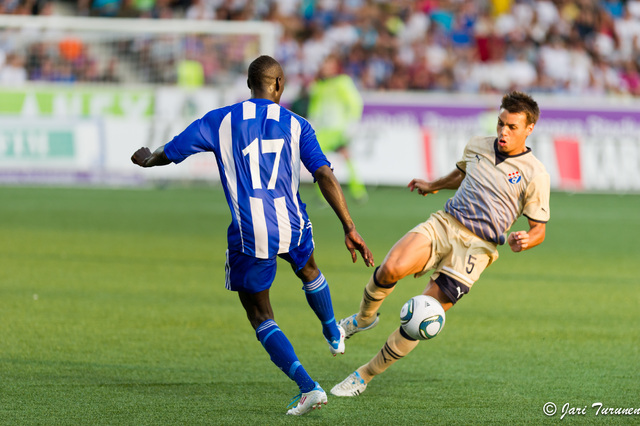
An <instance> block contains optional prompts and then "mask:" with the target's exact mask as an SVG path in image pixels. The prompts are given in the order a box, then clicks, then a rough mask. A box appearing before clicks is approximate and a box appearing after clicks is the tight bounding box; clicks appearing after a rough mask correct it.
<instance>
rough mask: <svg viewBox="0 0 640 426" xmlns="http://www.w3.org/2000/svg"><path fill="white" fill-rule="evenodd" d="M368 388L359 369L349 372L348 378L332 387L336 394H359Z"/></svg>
mask: <svg viewBox="0 0 640 426" xmlns="http://www.w3.org/2000/svg"><path fill="white" fill-rule="evenodd" d="M366 388H367V384H366V383H365V382H364V380H363V379H362V377H360V374H359V373H358V372H357V371H354V372H353V373H351V374H349V376H347V378H346V379H344V380H343V381H341V382H340V383H338V384H337V385H335V386H334V387H333V389H331V393H332V394H333V395H335V396H358V395H360V394H361V393H362V392H364V390H365V389H366Z"/></svg>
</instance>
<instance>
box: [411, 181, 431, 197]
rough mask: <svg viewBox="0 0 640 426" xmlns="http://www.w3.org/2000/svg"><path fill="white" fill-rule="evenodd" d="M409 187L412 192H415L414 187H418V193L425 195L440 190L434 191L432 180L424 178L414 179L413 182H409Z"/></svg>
mask: <svg viewBox="0 0 640 426" xmlns="http://www.w3.org/2000/svg"><path fill="white" fill-rule="evenodd" d="M407 187H408V188H409V189H410V190H411V192H413V190H414V189H417V190H418V194H420V195H422V196H423V197H424V196H426V195H427V194H437V193H438V190H435V191H434V190H432V189H431V184H430V182H427V181H426V180H423V179H413V180H412V181H411V182H409V185H407Z"/></svg>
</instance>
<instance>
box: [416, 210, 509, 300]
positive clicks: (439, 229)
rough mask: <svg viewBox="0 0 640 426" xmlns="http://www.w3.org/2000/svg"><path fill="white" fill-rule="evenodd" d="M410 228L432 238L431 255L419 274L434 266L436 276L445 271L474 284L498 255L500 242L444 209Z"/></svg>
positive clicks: (461, 280)
mask: <svg viewBox="0 0 640 426" xmlns="http://www.w3.org/2000/svg"><path fill="white" fill-rule="evenodd" d="M409 232H416V233H418V234H422V235H425V236H426V237H427V238H429V240H431V257H430V258H429V261H428V262H427V264H426V265H425V266H424V269H423V270H422V272H419V273H417V274H415V276H416V277H420V276H422V275H424V274H426V273H427V272H429V271H430V270H432V269H433V270H435V272H434V273H433V275H432V276H431V278H432V279H434V280H435V279H436V278H438V276H440V274H445V275H448V276H449V277H451V278H453V279H454V280H456V281H458V282H460V283H462V284H464V285H466V286H467V287H469V288H471V286H473V283H474V282H476V281H477V280H478V278H480V274H482V271H484V270H485V269H486V268H487V267H488V266H489V265H491V264H492V263H493V262H494V261H496V260H497V259H498V249H497V246H496V244H494V243H490V242H488V241H485V240H483V239H482V238H480V237H478V236H477V235H475V234H474V233H473V232H471V231H470V230H469V229H468V228H466V227H465V226H464V225H462V224H461V223H460V222H458V220H457V219H456V218H454V217H453V216H451V215H450V214H449V213H446V212H444V211H438V212H436V213H433V214H432V215H431V216H430V217H429V219H427V221H426V222H423V223H421V224H419V225H418V226H416V227H415V228H413V229H412V230H411V231H409Z"/></svg>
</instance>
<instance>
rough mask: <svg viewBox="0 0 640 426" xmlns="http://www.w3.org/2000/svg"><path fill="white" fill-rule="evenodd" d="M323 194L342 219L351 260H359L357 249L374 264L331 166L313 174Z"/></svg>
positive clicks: (367, 262)
mask: <svg viewBox="0 0 640 426" xmlns="http://www.w3.org/2000/svg"><path fill="white" fill-rule="evenodd" d="M313 176H314V177H315V179H316V181H317V182H318V185H319V186H320V191H322V195H323V196H324V198H325V199H326V200H327V202H328V203H329V205H330V206H331V208H332V209H333V211H334V212H335V213H336V215H337V216H338V219H340V222H341V223H342V228H343V230H344V243H345V245H346V246H347V250H349V252H350V253H351V260H352V261H353V262H354V263H355V262H356V261H357V260H358V257H357V255H356V250H357V251H358V252H360V255H361V256H362V259H363V260H364V263H365V265H367V266H374V265H375V263H374V260H373V254H372V253H371V250H369V248H368V247H367V244H366V243H365V242H364V239H363V238H362V237H361V236H360V234H359V233H358V231H356V225H355V224H354V223H353V220H352V219H351V214H349V209H348V208H347V201H346V199H345V198H344V193H343V192H342V188H341V187H340V183H339V182H338V179H336V177H335V175H334V174H333V171H332V170H331V168H330V167H329V166H322V167H320V168H319V169H318V170H316V172H315V173H314V174H313Z"/></svg>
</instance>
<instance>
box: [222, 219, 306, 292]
mask: <svg viewBox="0 0 640 426" xmlns="http://www.w3.org/2000/svg"><path fill="white" fill-rule="evenodd" d="M313 249H314V243H313V233H312V232H311V228H305V229H304V231H303V233H302V241H301V243H300V245H299V246H298V247H296V248H295V249H293V250H291V251H290V252H288V253H281V254H279V255H278V256H279V257H281V258H282V259H284V260H286V261H287V262H289V263H290V264H291V265H292V266H293V268H294V270H295V271H296V272H298V271H299V270H300V269H302V268H303V267H304V266H305V265H306V264H307V262H308V261H309V258H310V257H311V255H312V254H313ZM226 255H227V260H226V263H225V268H224V270H225V287H226V289H227V290H231V291H242V292H245V293H259V292H261V291H264V290H266V289H268V288H270V287H271V284H272V283H273V280H274V279H275V278H276V268H277V257H276V256H273V257H271V258H269V259H259V258H257V257H253V256H249V255H246V254H244V253H242V252H241V251H236V250H227V253H226Z"/></svg>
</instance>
